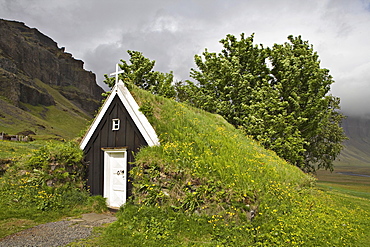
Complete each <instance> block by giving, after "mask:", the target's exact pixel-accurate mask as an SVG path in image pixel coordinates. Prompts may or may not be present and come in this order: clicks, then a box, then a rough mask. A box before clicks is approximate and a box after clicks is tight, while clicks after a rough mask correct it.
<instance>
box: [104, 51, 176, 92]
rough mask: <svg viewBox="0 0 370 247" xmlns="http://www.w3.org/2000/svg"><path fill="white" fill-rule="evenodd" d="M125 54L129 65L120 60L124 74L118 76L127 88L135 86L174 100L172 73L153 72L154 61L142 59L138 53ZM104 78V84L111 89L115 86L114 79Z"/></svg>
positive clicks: (141, 55)
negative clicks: (127, 56)
mask: <svg viewBox="0 0 370 247" xmlns="http://www.w3.org/2000/svg"><path fill="white" fill-rule="evenodd" d="M127 53H128V54H129V55H130V60H129V61H130V64H129V63H127V62H126V61H125V60H123V59H121V63H122V64H119V66H120V68H121V70H123V71H124V73H122V74H119V75H118V77H119V79H121V80H122V81H123V82H124V83H126V85H127V86H129V85H136V86H138V87H140V88H142V89H144V90H148V91H150V92H151V93H153V94H158V95H161V96H164V97H167V98H174V97H175V96H176V92H175V88H174V86H173V85H172V82H173V73H172V71H171V72H170V73H162V72H159V71H153V68H154V65H155V61H151V60H150V59H148V58H146V57H144V56H143V54H142V53H141V52H138V51H130V50H128V51H127ZM104 76H105V80H104V82H105V83H106V84H107V85H108V86H109V87H110V88H112V87H113V86H114V84H115V80H114V78H109V77H108V76H107V75H104Z"/></svg>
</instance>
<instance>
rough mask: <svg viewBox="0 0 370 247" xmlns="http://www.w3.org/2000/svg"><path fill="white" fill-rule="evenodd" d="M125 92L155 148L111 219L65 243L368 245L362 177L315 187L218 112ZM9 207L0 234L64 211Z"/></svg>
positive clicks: (144, 156) (143, 154) (141, 160)
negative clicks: (142, 113) (145, 120)
mask: <svg viewBox="0 0 370 247" xmlns="http://www.w3.org/2000/svg"><path fill="white" fill-rule="evenodd" d="M132 91H133V93H134V95H135V98H136V99H137V101H138V103H139V105H145V109H146V113H147V114H148V115H150V116H149V120H150V122H151V123H152V124H153V126H154V128H155V129H156V132H157V134H159V137H160V142H161V145H160V146H157V147H146V148H143V149H142V150H141V151H140V152H139V153H138V155H137V157H136V164H135V168H134V169H132V171H131V176H132V178H133V185H134V190H133V193H134V197H133V198H131V199H130V200H129V203H127V204H126V205H125V206H124V207H122V208H121V209H120V211H119V212H118V213H117V216H118V220H117V222H114V223H113V224H111V225H109V226H108V227H106V228H99V229H97V230H96V231H97V233H99V234H100V235H99V234H95V235H93V236H92V237H91V238H89V239H85V240H82V241H79V242H75V243H73V244H72V246H81V245H83V246H122V245H124V246H368V245H367V244H368V243H369V242H370V236H369V234H368V232H370V224H369V215H370V201H369V198H368V195H367V194H366V193H367V191H366V186H367V185H368V184H367V180H366V179H365V180H363V182H362V183H361V184H356V182H355V181H341V179H343V178H330V176H329V175H325V176H326V178H327V180H326V181H324V180H319V183H318V186H316V185H315V180H314V179H313V178H312V177H311V176H309V175H306V174H304V173H302V172H301V171H300V170H299V169H298V168H296V167H294V166H291V165H290V164H288V163H286V162H285V161H284V160H282V159H280V158H279V157H277V156H276V155H275V153H273V152H271V151H268V150H265V149H264V148H263V147H261V146H260V145H259V144H258V143H256V142H255V141H252V140H251V139H249V138H247V137H245V136H244V135H243V133H242V132H241V131H239V130H236V129H235V128H234V127H232V126H231V125H230V124H228V123H227V122H226V121H225V120H224V119H223V118H221V117H220V116H217V115H213V114H209V113H206V112H203V111H200V110H197V109H194V108H191V107H188V106H186V105H184V104H178V103H176V102H174V101H171V100H167V99H164V98H161V97H156V96H153V95H151V94H149V93H147V92H144V91H141V90H137V89H133V90H132ZM343 169H345V168H343ZM358 169H359V170H358V171H360V169H362V168H361V167H359V168H358ZM361 171H362V170H361ZM334 174H335V173H334ZM318 176H319V175H318ZM350 179H353V178H350ZM18 181H20V182H22V180H18ZM20 185H21V184H20ZM14 192H17V191H14ZM14 192H13V193H14ZM8 195H9V196H12V195H10V194H8ZM3 196H4V195H3ZM3 201H4V200H1V201H0V204H1V203H3ZM72 201H73V200H72ZM8 202H9V200H8ZM11 206H12V205H10V204H9V205H8V206H5V204H1V205H0V207H1V208H5V210H3V211H4V213H3V214H0V223H3V224H2V225H5V226H6V229H9V230H2V228H1V227H0V232H2V231H4V232H5V231H8V232H9V231H14V230H11V229H13V228H14V227H15V228H16V229H17V230H20V229H22V226H23V225H25V227H28V226H31V225H33V224H38V223H40V222H43V221H42V220H45V221H50V220H54V219H57V218H58V217H59V216H61V215H65V214H68V213H69V212H66V211H64V209H62V208H60V209H55V212H50V216H48V214H47V212H46V213H45V215H43V213H44V212H40V211H37V208H33V207H32V206H30V207H29V208H28V209H29V211H28V212H25V211H26V210H27V207H26V209H25V210H24V211H23V209H19V207H18V208H17V207H14V206H12V207H11ZM54 213H55V214H56V215H54ZM1 215H2V216H1ZM21 215H25V216H21ZM32 215H33V216H32ZM58 215H59V216H58ZM43 216H44V217H45V218H43ZM1 217H3V218H1ZM14 219H17V220H15V221H14ZM12 222H15V223H14V224H13V223H12ZM12 224H13V225H16V226H13V225H12ZM0 225H1V224H0Z"/></svg>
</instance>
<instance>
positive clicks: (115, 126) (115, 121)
mask: <svg viewBox="0 0 370 247" xmlns="http://www.w3.org/2000/svg"><path fill="white" fill-rule="evenodd" d="M119 124H120V121H119V119H118V118H115V119H112V130H119Z"/></svg>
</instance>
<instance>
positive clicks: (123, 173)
mask: <svg viewBox="0 0 370 247" xmlns="http://www.w3.org/2000/svg"><path fill="white" fill-rule="evenodd" d="M126 185H127V153H126V150H111V151H109V150H105V152H104V195H103V196H104V197H105V198H107V204H108V206H109V207H113V208H118V207H120V206H121V205H123V204H125V202H126V195H127V188H126Z"/></svg>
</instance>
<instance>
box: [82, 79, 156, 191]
mask: <svg viewBox="0 0 370 247" xmlns="http://www.w3.org/2000/svg"><path fill="white" fill-rule="evenodd" d="M117 121H118V124H119V126H118V125H117ZM115 124H116V125H117V126H116V125H115ZM117 127H118V128H117ZM148 145H149V146H153V145H159V142H158V138H157V135H156V133H155V131H154V129H153V127H152V126H151V125H150V123H149V122H148V120H147V119H146V117H145V116H144V115H143V114H142V113H141V112H140V111H139V106H138V105H137V103H136V102H135V100H134V98H133V97H132V95H131V94H130V92H129V91H128V90H127V88H126V87H125V86H124V84H123V83H122V81H120V82H118V83H117V84H116V85H115V87H114V88H113V89H112V93H111V94H110V95H109V97H108V98H107V100H106V102H105V103H104V105H103V106H102V109H101V110H100V112H99V113H98V115H97V116H96V118H95V120H94V122H93V123H92V125H91V127H90V129H89V130H88V131H87V133H86V135H85V137H84V138H83V140H82V142H81V144H80V148H81V149H82V150H83V151H84V153H85V160H86V161H87V162H88V169H87V170H88V171H87V186H88V188H89V189H90V192H91V194H93V195H103V190H104V188H103V186H104V185H103V184H104V182H103V181H104V151H103V150H104V149H122V148H125V150H126V151H127V163H128V165H127V170H128V171H129V170H130V168H131V167H130V162H133V161H134V153H136V152H138V150H139V149H140V147H143V146H148ZM130 187H131V186H130V184H128V186H127V188H128V194H130V192H131V188H130Z"/></svg>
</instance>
